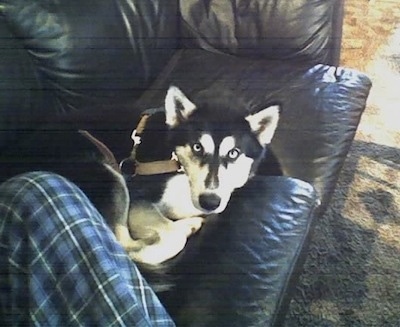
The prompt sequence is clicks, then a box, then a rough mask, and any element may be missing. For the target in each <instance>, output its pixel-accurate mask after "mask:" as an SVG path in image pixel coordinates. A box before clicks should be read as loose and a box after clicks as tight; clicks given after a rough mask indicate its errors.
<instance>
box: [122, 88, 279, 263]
mask: <svg viewBox="0 0 400 327" xmlns="http://www.w3.org/2000/svg"><path fill="white" fill-rule="evenodd" d="M279 110H280V109H279V106H278V105H272V106H269V107H267V108H265V109H263V110H260V111H258V112H256V113H253V114H250V113H249V114H246V107H245V105H244V104H241V103H240V101H239V100H237V99H235V98H234V97H232V96H228V95H224V94H221V93H219V94H216V93H211V92H203V93H201V94H199V95H198V96H197V97H196V100H195V101H194V102H192V101H191V100H189V99H188V98H187V97H186V96H185V95H184V94H183V92H182V91H181V90H180V89H179V88H177V87H175V86H171V87H170V88H169V89H168V91H167V95H166V98H165V111H161V112H158V113H154V114H152V115H151V117H150V118H149V119H148V120H147V122H146V127H145V128H144V131H143V133H142V135H140V138H138V136H137V135H136V133H134V135H133V139H136V146H135V147H134V151H133V154H132V158H131V159H132V160H133V161H134V162H136V164H138V165H139V166H140V165H144V164H148V163H150V164H151V162H156V163H161V166H162V163H163V162H165V163H166V165H170V166H171V167H174V165H173V164H170V161H175V162H177V163H178V164H177V165H175V167H176V168H172V169H171V171H169V172H165V171H163V173H162V174H155V175H151V176H149V175H147V174H146V173H144V174H137V175H136V176H135V177H133V178H132V179H131V180H130V181H129V182H128V186H129V189H130V196H131V208H130V214H129V230H130V233H131V234H132V235H133V236H134V238H140V235H147V236H148V237H149V238H148V239H147V241H148V242H147V245H146V246H144V247H142V248H141V249H140V250H138V251H132V252H131V256H132V257H133V258H134V259H135V260H137V261H140V262H146V263H151V264H158V263H161V262H163V261H166V260H167V259H170V258H172V257H174V256H175V255H176V254H178V253H179V252H180V251H181V250H182V249H183V248H184V246H185V244H186V241H187V238H188V237H189V236H190V235H191V234H193V233H195V232H197V231H198V230H199V229H200V228H201V226H202V224H203V222H204V219H205V217H206V216H207V215H210V214H218V213H221V212H222V211H224V209H225V208H226V206H227V204H228V202H229V199H230V197H231V194H232V192H233V191H234V190H236V189H238V188H240V187H242V186H244V185H245V184H246V182H247V181H248V180H249V179H250V178H251V177H252V176H253V175H254V174H255V172H256V169H257V167H258V165H259V163H260V161H261V160H262V158H263V155H264V151H265V149H266V147H267V145H268V144H269V143H270V142H271V139H272V137H273V135H274V132H275V129H276V127H277V124H278V120H279ZM161 169H162V168H161ZM152 232H153V236H155V238H153V239H152V237H151V234H152Z"/></svg>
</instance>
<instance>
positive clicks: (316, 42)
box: [180, 0, 343, 64]
mask: <svg viewBox="0 0 400 327" xmlns="http://www.w3.org/2000/svg"><path fill="white" fill-rule="evenodd" d="M342 5H343V1H342V0H313V1H310V0H296V1H294V0H182V1H180V10H181V15H182V23H181V28H182V35H183V40H184V45H185V46H186V47H189V48H193V47H201V48H204V49H207V50H210V51H220V52H224V53H229V54H234V55H239V56H254V57H257V58H266V59H283V58H287V59H291V58H296V59H301V58H303V59H306V60H311V61H313V62H323V63H333V64H337V61H338V53H334V52H335V51H338V50H339V47H340V45H339V47H338V44H337V43H336V41H337V40H338V39H340V38H341V19H342V12H341V11H342ZM337 22H339V23H337ZM339 42H340V40H339Z"/></svg>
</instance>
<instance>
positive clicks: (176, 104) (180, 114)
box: [165, 86, 196, 127]
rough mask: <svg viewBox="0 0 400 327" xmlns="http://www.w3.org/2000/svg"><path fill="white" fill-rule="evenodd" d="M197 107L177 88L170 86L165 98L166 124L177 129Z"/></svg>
mask: <svg viewBox="0 0 400 327" xmlns="http://www.w3.org/2000/svg"><path fill="white" fill-rule="evenodd" d="M195 110H196V106H195V105H194V104H193V103H192V102H191V101H190V100H189V99H188V98H187V97H186V95H184V94H183V92H182V91H181V90H180V89H178V88H177V87H176V86H170V87H169V89H168V91H167V96H166V97H165V115H166V120H165V122H166V124H167V125H168V126H169V127H175V126H177V125H179V124H180V123H181V122H183V121H185V120H186V119H187V118H188V117H189V116H190V115H191V114H192V113H193V111H195Z"/></svg>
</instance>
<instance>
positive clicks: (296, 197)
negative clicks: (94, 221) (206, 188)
mask: <svg viewBox="0 0 400 327" xmlns="http://www.w3.org/2000/svg"><path fill="white" fill-rule="evenodd" d="M317 204H318V201H317V195H316V193H315V192H314V189H313V188H312V187H311V185H309V184H308V183H305V182H302V181H300V180H296V179H293V178H288V177H283V176H279V177H275V176H273V177H271V176H270V177H256V178H255V179H253V180H251V181H250V182H249V183H248V184H247V185H246V186H245V187H244V188H242V189H240V190H238V191H237V192H235V193H234V195H233V197H232V199H231V201H230V203H229V205H228V207H227V209H226V210H225V211H224V212H223V213H222V214H220V215H219V216H215V217H212V218H211V219H210V220H207V222H206V223H205V225H204V226H203V228H202V229H201V230H200V232H199V233H198V234H197V235H195V236H193V237H192V239H191V240H190V243H189V244H188V245H187V247H186V249H185V251H184V252H183V254H182V255H181V256H180V257H179V258H178V259H179V260H178V264H177V265H175V267H174V268H173V269H171V270H170V271H169V275H170V277H172V278H174V279H175V280H174V283H173V285H174V287H173V288H172V289H170V290H169V291H167V292H158V295H159V296H160V298H161V300H162V302H163V303H164V304H165V305H166V307H167V310H168V312H169V313H170V314H171V315H172V317H173V319H174V320H175V321H176V322H177V325H178V326H207V327H211V326H232V327H233V326H240V327H241V326H263V327H264V326H268V325H269V324H272V323H273V322H274V321H275V319H278V318H279V317H277V315H279V312H278V310H277V309H278V308H279V305H280V303H281V301H282V298H283V296H284V295H285V294H286V293H287V292H286V291H287V288H288V287H290V286H291V278H293V277H295V278H296V276H295V274H292V273H293V271H294V270H295V268H296V265H297V263H298V259H299V255H300V252H301V250H302V248H303V246H304V243H305V241H306V238H307V235H308V232H309V228H310V226H311V223H312V217H313V216H314V215H313V214H314V209H315V207H316V205H317ZM169 286H171V285H169Z"/></svg>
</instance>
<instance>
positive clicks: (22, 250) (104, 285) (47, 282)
mask: <svg viewBox="0 0 400 327" xmlns="http://www.w3.org/2000/svg"><path fill="white" fill-rule="evenodd" d="M0 306H1V307H0V310H1V311H0V325H1V326H27V325H35V326H174V323H173V321H172V320H171V318H170V317H169V315H168V314H167V312H166V311H165V309H164V308H163V306H162V305H161V303H160V302H159V300H158V298H157V297H156V295H155V294H154V293H153V291H152V290H151V288H150V287H149V286H148V285H147V284H146V281H145V280H144V279H143V277H142V276H141V275H140V273H139V271H138V269H137V267H136V266H135V264H134V263H133V262H132V261H131V260H130V259H129V257H128V256H127V254H126V252H125V251H124V250H123V248H122V247H121V246H120V245H119V244H118V243H117V241H116V239H115V237H114V234H113V233H112V232H111V230H110V229H109V228H108V226H107V225H106V223H105V222H104V220H103V218H102V217H101V215H100V214H99V213H98V211H97V210H96V209H95V208H94V207H93V205H92V204H91V203H90V201H89V200H88V198H87V197H86V196H85V195H84V194H83V193H82V192H81V191H80V189H79V188H78V187H76V186H75V185H74V184H73V183H71V182H69V181H67V180H66V179H65V178H63V177H61V176H58V175H55V174H52V173H46V172H33V173H27V174H24V175H20V176H18V177H15V178H12V179H10V180H8V181H6V182H5V183H3V184H1V185H0Z"/></svg>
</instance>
